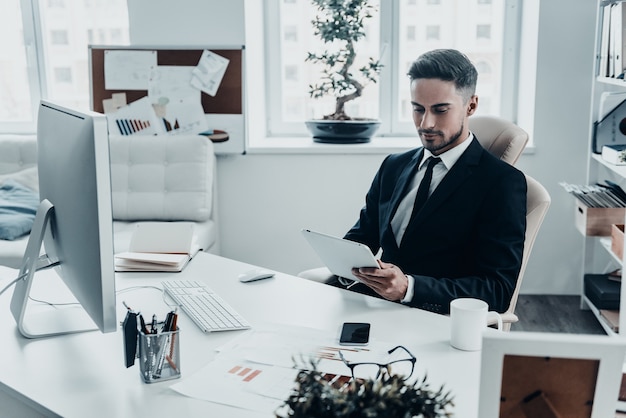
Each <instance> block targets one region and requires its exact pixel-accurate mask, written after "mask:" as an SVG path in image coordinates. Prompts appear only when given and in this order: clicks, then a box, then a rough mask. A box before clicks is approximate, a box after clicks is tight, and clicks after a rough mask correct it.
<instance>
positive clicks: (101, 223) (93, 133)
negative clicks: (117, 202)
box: [11, 100, 116, 338]
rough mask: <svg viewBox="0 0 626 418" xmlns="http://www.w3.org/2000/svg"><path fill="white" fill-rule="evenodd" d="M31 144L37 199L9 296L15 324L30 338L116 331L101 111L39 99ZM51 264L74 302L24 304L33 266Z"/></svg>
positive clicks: (105, 134) (105, 135)
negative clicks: (34, 149) (67, 304)
mask: <svg viewBox="0 0 626 418" xmlns="http://www.w3.org/2000/svg"><path fill="white" fill-rule="evenodd" d="M37 149H38V152H37V154H38V174H39V195H40V199H41V204H40V205H39V208H38V210H37V215H36V217H35V222H34V224H33V228H32V230H31V233H30V237H29V241H28V245H27V248H26V252H25V254H24V258H23V261H22V266H21V268H20V272H19V274H20V276H23V278H22V279H21V280H19V281H18V282H17V284H16V287H15V291H14V293H13V298H12V300H11V312H12V313H13V316H14V317H15V319H16V321H17V324H18V328H19V330H20V332H21V333H22V335H24V336H25V337H28V338H37V337H44V336H46V337H47V336H52V335H58V334H68V333H74V332H82V331H88V330H97V329H99V330H100V331H102V332H111V331H115V329H116V306H115V303H116V298H115V268H114V255H113V219H112V210H111V176H110V160H109V139H108V129H107V121H106V117H105V116H104V115H103V114H100V113H95V112H91V111H78V110H75V109H70V108H67V107H63V106H59V105H57V104H55V103H52V102H49V101H43V100H42V101H41V103H40V105H39V112H38V121H37ZM42 243H43V246H42ZM50 265H54V266H55V267H54V268H55V270H56V273H57V274H58V276H60V277H61V279H62V280H63V282H64V283H65V285H66V286H67V288H68V289H69V290H70V291H71V292H72V294H73V295H74V296H75V298H76V299H77V301H78V303H79V304H80V306H79V307H78V309H76V307H74V308H68V309H64V308H56V309H44V310H43V311H42V310H41V309H40V307H37V308H39V309H38V310H36V311H35V310H33V309H31V307H30V306H29V294H30V290H31V285H32V283H33V280H34V279H35V278H36V276H38V275H39V274H37V275H36V274H35V273H36V271H37V270H38V269H40V268H42V267H45V266H50ZM40 274H42V273H40ZM42 275H43V274H42ZM59 283H60V282H59ZM30 305H32V303H31V304H30ZM40 311H42V312H40Z"/></svg>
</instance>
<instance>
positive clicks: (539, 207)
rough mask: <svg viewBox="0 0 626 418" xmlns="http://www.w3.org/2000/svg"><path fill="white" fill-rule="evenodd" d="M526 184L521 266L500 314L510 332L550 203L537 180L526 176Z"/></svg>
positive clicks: (543, 188) (547, 194) (506, 329)
mask: <svg viewBox="0 0 626 418" xmlns="http://www.w3.org/2000/svg"><path fill="white" fill-rule="evenodd" d="M526 184H527V193H526V238H525V240H524V252H523V253H522V266H521V269H520V272H519V275H518V278H517V284H516V286H515V291H514V292H513V297H511V303H510V304H509V308H508V309H507V310H506V312H504V313H503V314H502V320H503V321H504V330H505V331H509V330H510V327H511V323H512V322H517V316H516V315H515V306H516V305H517V298H518V296H519V291H520V287H521V285H522V279H523V277H524V272H525V271H526V265H527V264H528V259H529V257H530V252H531V251H532V249H533V245H534V243H535V238H536V237H537V233H538V232H539V227H540V226H541V224H542V223H543V219H544V218H545V216H546V212H547V211H548V208H549V207H550V202H551V199H550V194H549V193H548V191H547V190H546V189H545V187H543V186H542V185H541V183H539V182H538V181H537V180H535V179H534V178H532V177H530V176H528V175H526Z"/></svg>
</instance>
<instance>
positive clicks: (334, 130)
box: [305, 119, 380, 144]
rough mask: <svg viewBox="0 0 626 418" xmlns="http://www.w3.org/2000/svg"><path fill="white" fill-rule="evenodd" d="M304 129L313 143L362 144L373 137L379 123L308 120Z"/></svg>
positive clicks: (369, 121) (372, 121) (374, 121)
mask: <svg viewBox="0 0 626 418" xmlns="http://www.w3.org/2000/svg"><path fill="white" fill-rule="evenodd" d="M305 124H306V127H307V128H308V129H309V131H310V132H311V134H313V141H315V142H322V143H326V144H362V143H365V142H369V141H370V138H371V137H372V136H374V134H375V133H376V131H377V130H378V127H379V126H380V122H379V121H377V120H370V119H367V120H321V119H320V120H317V119H316V120H308V121H306V122H305Z"/></svg>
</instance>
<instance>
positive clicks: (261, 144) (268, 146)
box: [246, 136, 421, 154]
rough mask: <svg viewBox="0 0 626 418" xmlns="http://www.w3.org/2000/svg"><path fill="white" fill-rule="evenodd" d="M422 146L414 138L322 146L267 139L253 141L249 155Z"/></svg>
mask: <svg viewBox="0 0 626 418" xmlns="http://www.w3.org/2000/svg"><path fill="white" fill-rule="evenodd" d="M419 146H421V142H420V140H419V138H418V137H417V136H414V137H409V136H407V137H390V136H389V137H374V138H372V139H371V141H370V142H368V143H365V144H320V143H317V142H313V138H311V137H265V138H255V139H254V140H251V141H250V143H249V144H248V146H247V147H246V153H247V154H390V153H393V152H400V151H406V150H408V149H411V148H415V147H419Z"/></svg>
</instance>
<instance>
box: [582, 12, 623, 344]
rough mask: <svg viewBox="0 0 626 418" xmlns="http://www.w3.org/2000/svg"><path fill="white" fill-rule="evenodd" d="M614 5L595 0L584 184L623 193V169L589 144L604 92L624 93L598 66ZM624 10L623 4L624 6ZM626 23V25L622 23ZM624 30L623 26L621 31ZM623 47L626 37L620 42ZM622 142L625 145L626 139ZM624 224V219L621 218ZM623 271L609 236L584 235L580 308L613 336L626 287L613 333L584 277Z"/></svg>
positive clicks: (621, 315)
mask: <svg viewBox="0 0 626 418" xmlns="http://www.w3.org/2000/svg"><path fill="white" fill-rule="evenodd" d="M613 3H624V1H615V0H614V1H606V0H598V1H597V13H596V53H595V65H594V68H595V74H596V77H594V78H593V80H592V82H593V86H592V87H593V90H592V91H593V93H592V106H591V114H590V120H589V147H588V150H589V151H588V152H589V158H588V166H587V184H595V183H601V182H604V181H605V180H611V181H613V182H615V183H617V184H619V185H620V186H621V187H622V188H623V189H625V190H626V166H617V165H613V164H610V163H608V162H606V161H605V160H604V159H602V156H601V155H600V154H596V153H594V152H593V149H592V141H593V135H594V122H596V121H598V120H599V119H600V109H599V108H600V102H601V96H602V94H603V93H604V92H624V93H626V81H625V80H624V79H618V78H611V77H606V76H604V74H601V71H600V66H601V62H602V59H603V58H602V57H601V53H602V51H601V45H602V44H603V41H602V38H603V16H604V10H605V6H608V5H610V4H613ZM624 6H625V7H626V4H624ZM625 23H626V22H625ZM624 29H626V27H625V28H624ZM623 41H624V42H625V43H624V45H626V37H625V38H624V40H623ZM624 66H626V57H624ZM624 143H626V138H625V141H624ZM624 223H626V217H625V218H624ZM618 268H619V269H621V270H622V280H624V276H625V275H626V259H620V258H618V257H617V256H616V255H615V254H614V253H613V252H612V251H611V238H610V237H595V236H585V239H584V258H583V274H582V275H581V276H582V277H581V281H583V285H582V289H583V292H582V295H581V308H583V309H590V310H591V311H592V312H593V313H594V315H595V316H596V317H597V318H598V321H599V322H600V324H601V325H602V327H603V328H604V329H605V331H606V332H607V334H609V335H613V336H618V335H619V336H626V306H624V307H623V308H622V305H623V304H624V303H626V286H621V288H620V314H619V325H620V326H619V331H618V332H615V331H613V329H612V328H611V326H610V325H609V324H608V323H607V321H606V320H605V319H604V318H603V317H602V315H601V314H600V309H598V307H596V306H594V304H593V303H592V302H591V301H590V300H589V299H588V298H587V297H586V296H585V294H584V275H585V274H603V273H608V272H610V271H613V270H616V269H618Z"/></svg>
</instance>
